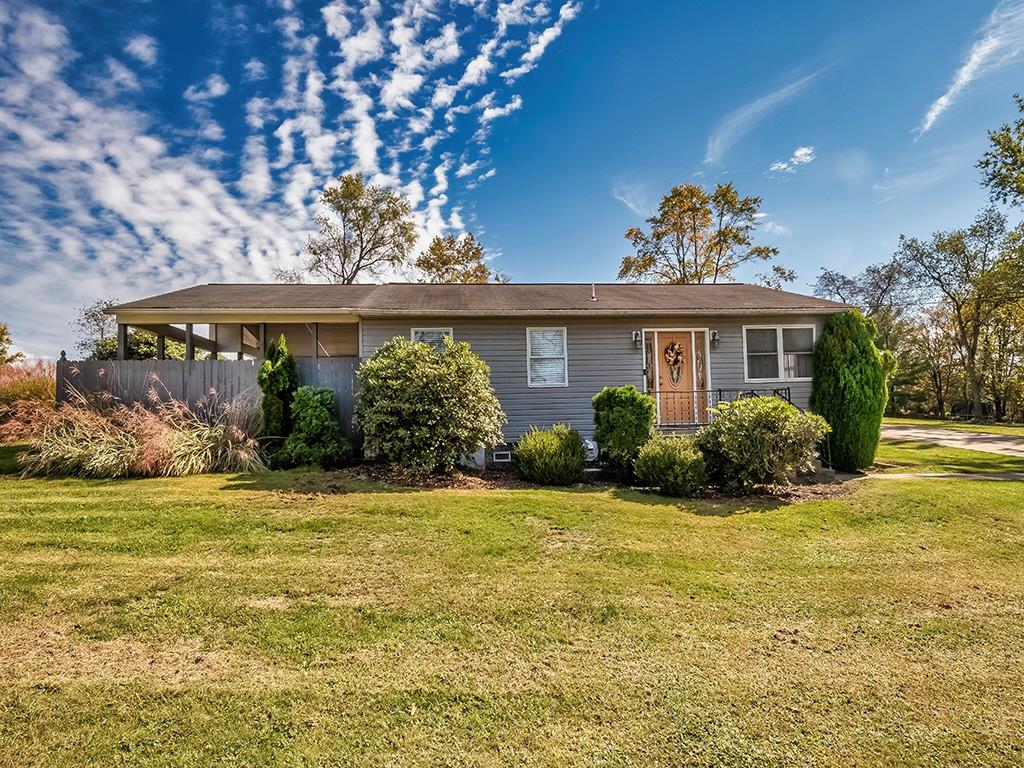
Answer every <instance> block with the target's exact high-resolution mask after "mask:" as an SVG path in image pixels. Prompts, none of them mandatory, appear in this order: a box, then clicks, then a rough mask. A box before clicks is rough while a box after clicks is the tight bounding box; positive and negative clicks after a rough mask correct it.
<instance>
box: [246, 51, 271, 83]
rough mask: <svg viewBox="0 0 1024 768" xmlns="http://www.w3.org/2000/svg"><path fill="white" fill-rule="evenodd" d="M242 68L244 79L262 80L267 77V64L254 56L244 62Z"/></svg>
mask: <svg viewBox="0 0 1024 768" xmlns="http://www.w3.org/2000/svg"><path fill="white" fill-rule="evenodd" d="M244 69H245V79H246V80H250V81H253V80H263V79H265V78H266V77H267V65H266V64H264V63H263V62H262V61H260V60H259V59H257V58H256V57H253V58H251V59H249V60H248V61H247V62H245V65H244Z"/></svg>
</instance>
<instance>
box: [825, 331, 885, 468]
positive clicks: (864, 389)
mask: <svg viewBox="0 0 1024 768" xmlns="http://www.w3.org/2000/svg"><path fill="white" fill-rule="evenodd" d="M874 338H875V324H874V323H873V322H872V321H871V320H869V319H867V318H865V317H864V316H863V315H861V314H860V312H857V311H850V312H840V313H838V314H834V315H830V316H829V317H828V318H827V319H826V320H825V327H824V329H823V330H822V333H821V338H819V339H818V343H817V344H815V346H814V382H813V385H812V389H811V410H812V411H814V412H815V413H818V414H821V415H822V416H823V417H824V418H825V421H827V422H828V423H829V426H831V427H832V434H831V435H829V438H828V444H829V453H830V460H831V462H832V465H833V466H834V467H836V468H837V469H844V470H847V471H853V470H857V469H863V468H864V467H869V466H871V464H872V463H873V462H874V460H875V450H876V449H877V448H878V440H879V437H880V436H881V426H882V414H883V413H884V411H885V403H886V399H887V397H888V395H887V387H886V377H887V376H888V373H889V371H890V369H891V368H892V364H891V359H892V358H891V357H889V356H888V355H886V354H883V353H882V352H880V351H879V350H878V348H877V347H876V346H875V342H874Z"/></svg>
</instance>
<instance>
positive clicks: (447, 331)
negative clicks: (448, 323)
mask: <svg viewBox="0 0 1024 768" xmlns="http://www.w3.org/2000/svg"><path fill="white" fill-rule="evenodd" d="M424 331H440V332H441V334H442V335H443V336H447V337H448V338H449V339H451V340H452V341H455V331H454V330H453V329H452V328H440V327H434V326H431V327H429V328H410V329H409V338H410V339H412V340H413V341H416V334H417V332H419V333H422V332H424ZM423 343H424V344H425V343H426V342H423Z"/></svg>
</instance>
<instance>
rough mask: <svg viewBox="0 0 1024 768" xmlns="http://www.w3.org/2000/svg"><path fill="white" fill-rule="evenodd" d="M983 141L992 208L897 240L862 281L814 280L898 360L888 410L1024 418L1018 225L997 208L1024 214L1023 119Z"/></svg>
mask: <svg viewBox="0 0 1024 768" xmlns="http://www.w3.org/2000/svg"><path fill="white" fill-rule="evenodd" d="M1014 99H1015V100H1016V102H1017V105H1018V108H1019V109H1020V111H1021V113H1022V115H1024V100H1022V98H1021V97H1020V96H1016V95H1015V96H1014ZM989 141H990V144H989V149H988V151H986V152H985V154H984V156H983V157H982V158H981V160H980V161H979V163H978V167H979V168H980V169H981V172H982V184H983V185H984V186H985V187H987V188H988V190H989V193H990V198H991V202H990V205H989V206H987V207H986V208H984V209H983V210H982V211H981V212H980V213H978V215H977V216H976V217H975V219H974V221H973V222H971V223H970V224H968V225H966V226H964V227H961V228H959V229H952V230H948V231H941V232H935V233H933V234H932V235H931V236H930V237H928V238H925V239H920V238H918V237H909V236H901V237H900V240H899V246H898V247H897V249H896V252H895V253H894V254H893V255H892V258H891V259H889V261H887V262H884V263H882V264H875V265H872V266H869V267H867V268H866V269H864V270H863V271H862V272H860V273H858V274H855V275H845V274H842V273H840V272H836V271H832V270H828V269H824V270H822V271H821V273H820V275H819V276H818V280H817V284H816V286H815V294H816V295H818V296H822V297H825V298H832V299H838V300H840V301H846V302H849V303H851V304H856V305H857V306H859V307H860V308H861V309H862V310H863V311H864V313H865V314H866V315H867V316H868V317H869V318H871V319H872V320H873V321H874V322H875V324H876V326H877V329H878V343H879V345H880V346H881V347H883V348H885V349H888V350H889V351H891V352H892V354H893V355H894V356H895V358H896V361H897V368H896V371H895V373H894V374H893V375H892V376H891V377H890V381H889V388H890V391H889V405H888V409H889V411H890V413H928V414H934V415H936V416H949V415H957V416H964V417H974V418H994V419H1000V420H1002V419H1011V420H1016V421H1020V420H1024V223H1021V224H1018V225H1016V226H1010V223H1009V221H1008V218H1007V215H1006V213H1004V212H1003V210H1001V209H1000V207H999V206H1000V205H1002V206H1007V205H1008V206H1011V207H1015V208H1018V209H1019V208H1021V207H1024V117H1022V118H1018V119H1017V120H1016V121H1014V122H1012V123H1008V124H1005V125H1002V126H1001V127H999V128H998V129H997V130H995V131H990V132H989Z"/></svg>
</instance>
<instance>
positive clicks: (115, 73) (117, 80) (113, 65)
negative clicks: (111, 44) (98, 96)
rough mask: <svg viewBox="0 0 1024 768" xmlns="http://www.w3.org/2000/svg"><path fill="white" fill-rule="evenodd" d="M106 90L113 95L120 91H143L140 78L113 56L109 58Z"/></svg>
mask: <svg viewBox="0 0 1024 768" xmlns="http://www.w3.org/2000/svg"><path fill="white" fill-rule="evenodd" d="M104 89H105V90H106V91H107V93H109V94H112V95H113V94H116V93H117V92H118V91H138V90H141V89H142V85H140V84H139V78H137V77H136V76H135V73H134V72H132V71H131V70H130V69H128V67H126V66H125V65H124V64H122V63H121V62H120V61H118V60H117V59H115V58H114V57H113V56H107V80H106V82H105V83H104Z"/></svg>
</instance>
